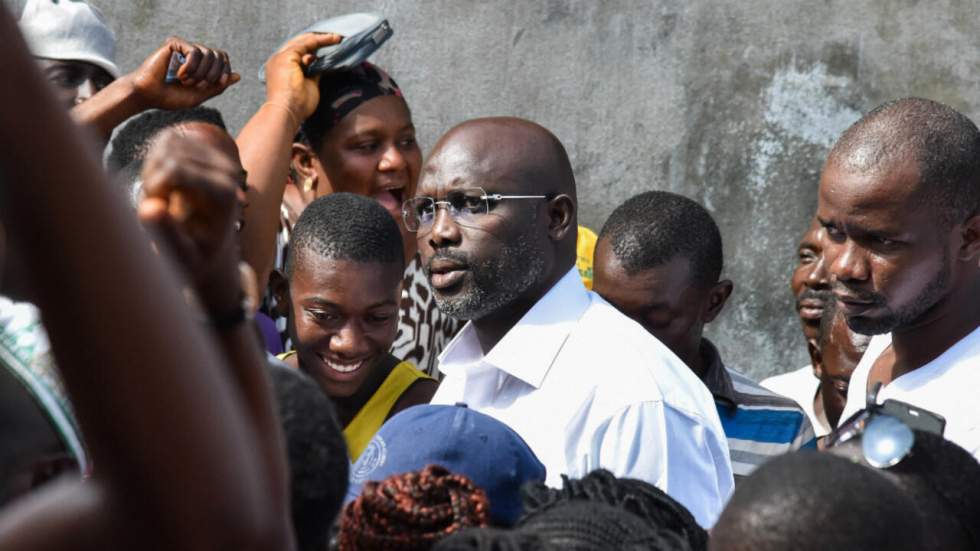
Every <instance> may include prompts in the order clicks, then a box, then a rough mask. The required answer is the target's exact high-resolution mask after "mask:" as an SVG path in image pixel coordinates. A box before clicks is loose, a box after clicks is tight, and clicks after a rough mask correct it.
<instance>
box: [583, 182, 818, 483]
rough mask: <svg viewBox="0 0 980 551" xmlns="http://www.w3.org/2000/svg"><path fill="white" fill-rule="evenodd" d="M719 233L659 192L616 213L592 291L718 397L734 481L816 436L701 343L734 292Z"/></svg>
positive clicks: (781, 401)
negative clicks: (724, 268)
mask: <svg viewBox="0 0 980 551" xmlns="http://www.w3.org/2000/svg"><path fill="white" fill-rule="evenodd" d="M722 259H723V255H722V245H721V233H720V232H719V231H718V226H717V224H715V221H714V220H713V219H712V217H711V215H710V214H709V213H708V211H707V210H705V209H704V207H702V206H701V205H699V204H697V203H696V202H694V201H692V200H690V199H688V198H686V197H682V196H680V195H676V194H673V193H669V192H665V191H650V192H646V193H642V194H640V195H637V196H635V197H633V198H632V199H629V200H628V201H626V202H625V203H624V204H622V205H620V206H619V207H618V208H617V209H616V210H615V211H613V213H612V215H611V216H610V217H609V220H607V221H606V224H605V226H604V227H603V228H602V232H601V233H600V235H599V241H598V243H597V245H596V251H595V265H594V276H595V281H594V284H593V285H594V287H593V288H594V290H595V291H596V292H597V293H599V294H600V295H601V296H602V297H603V298H604V299H606V300H607V301H609V302H610V303H612V304H613V306H615V307H616V308H618V309H619V310H620V311H621V312H623V313H624V314H626V315H627V316H629V317H630V318H632V319H633V320H635V321H636V322H638V323H639V324H640V325H642V326H643V327H644V328H646V330H647V331H648V332H649V333H651V334H652V335H653V336H655V337H657V338H658V339H660V341H662V342H663V343H664V344H665V345H667V347H668V348H670V349H671V351H673V352H674V354H676V355H677V356H678V357H679V358H680V359H681V360H683V361H684V363H685V364H687V366H688V367H690V368H691V370H692V371H694V373H695V374H697V376H698V377H699V378H700V379H701V380H702V381H703V382H704V383H705V385H706V386H707V387H708V390H710V391H711V394H712V395H713V396H714V399H715V405H716V406H717V408H718V415H719V417H720V418H721V423H722V427H723V428H724V431H725V436H726V437H727V439H728V448H729V452H730V453H731V460H732V470H733V471H734V474H735V481H736V483H738V481H739V479H740V478H742V477H745V476H748V475H749V474H750V473H751V472H752V471H753V470H754V469H755V468H756V467H758V466H759V465H760V464H762V463H763V462H765V461H766V460H767V459H769V458H771V457H773V456H776V455H780V454H783V453H786V452H789V451H793V450H797V449H800V448H802V447H813V446H814V439H813V428H812V427H811V425H810V421H809V419H807V416H806V414H805V413H804V412H803V410H802V409H800V407H799V405H798V404H796V402H794V401H793V400H791V399H789V398H786V397H783V396H779V395H777V394H774V393H773V392H771V391H769V390H766V389H765V388H763V387H762V386H760V385H759V384H757V383H755V382H754V381H752V380H750V379H749V378H747V377H745V376H744V375H742V374H740V373H738V372H736V371H734V370H732V369H729V368H726V367H725V365H724V364H723V363H722V360H721V356H720V355H719V353H718V350H717V349H716V348H715V346H714V345H713V344H712V343H711V342H710V341H709V340H708V339H706V338H704V337H703V335H702V333H703V330H704V326H705V325H706V324H708V323H710V322H711V321H713V320H714V319H715V318H716V317H717V316H718V314H720V313H721V310H722V308H724V306H725V302H726V301H727V300H728V297H729V296H731V293H732V289H733V288H734V286H733V284H732V282H731V281H730V280H727V279H724V280H723V279H720V277H721V272H722V265H723V260H722Z"/></svg>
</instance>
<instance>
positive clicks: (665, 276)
mask: <svg viewBox="0 0 980 551" xmlns="http://www.w3.org/2000/svg"><path fill="white" fill-rule="evenodd" d="M595 260H596V262H595V265H594V267H593V269H594V270H595V279H596V280H597V281H599V280H604V281H602V283H604V285H603V290H604V291H609V292H611V293H613V294H615V295H617V296H621V297H623V298H626V297H631V298H632V299H633V300H634V301H635V302H637V303H648V302H661V301H669V300H673V299H676V298H677V297H678V296H679V295H680V293H682V292H683V291H684V290H685V289H687V288H688V287H690V275H691V263H690V261H689V260H688V259H687V258H686V257H683V256H679V255H678V256H674V257H673V258H671V259H668V260H667V261H666V262H664V263H662V264H660V265H658V266H654V267H652V268H645V269H642V270H640V271H638V272H630V271H628V270H626V268H625V266H624V264H623V262H622V260H621V259H620V258H619V257H617V256H616V254H615V252H613V250H612V244H611V243H610V242H609V240H608V239H604V240H601V241H600V242H599V244H598V245H597V246H596V252H595Z"/></svg>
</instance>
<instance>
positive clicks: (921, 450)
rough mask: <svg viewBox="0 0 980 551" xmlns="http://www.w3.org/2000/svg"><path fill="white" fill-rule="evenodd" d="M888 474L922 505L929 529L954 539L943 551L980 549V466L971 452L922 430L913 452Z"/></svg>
mask: <svg viewBox="0 0 980 551" xmlns="http://www.w3.org/2000/svg"><path fill="white" fill-rule="evenodd" d="M884 472H885V474H887V475H888V476H889V477H890V478H892V480H894V481H895V482H896V483H897V484H898V486H899V487H901V488H902V489H903V490H905V491H906V493H908V494H909V495H910V496H911V498H912V500H913V501H914V502H915V503H916V505H918V507H919V510H920V511H921V512H922V515H923V517H924V518H925V525H926V531H927V532H929V531H931V532H932V533H933V534H934V539H940V538H943V539H946V540H949V541H946V542H944V544H943V547H942V548H943V549H957V548H959V549H980V463H978V462H977V460H976V458H974V457H973V456H972V455H971V454H970V452H968V451H966V450H964V449H963V448H961V447H959V446H958V445H956V444H955V443H953V442H950V441H949V440H946V439H945V438H943V437H942V436H939V435H936V434H932V433H929V432H924V431H918V430H917V431H915V443H914V444H913V446H912V451H911V453H910V454H909V455H908V456H907V457H906V458H905V459H903V460H902V461H901V462H900V463H898V464H897V465H895V466H894V467H892V468H890V469H887V470H886V471H884ZM949 521H952V526H951V523H950V522H949ZM956 527H958V528H959V533H956V532H957V530H956ZM937 532H941V533H939V534H937ZM954 542H955V543H954ZM957 544H958V545H959V547H957V546H956V545H957Z"/></svg>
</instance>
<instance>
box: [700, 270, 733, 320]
mask: <svg viewBox="0 0 980 551" xmlns="http://www.w3.org/2000/svg"><path fill="white" fill-rule="evenodd" d="M734 289H735V284H734V283H732V281H731V280H730V279H723V280H721V281H719V282H718V283H715V284H714V285H712V286H711V289H709V290H708V296H707V300H706V301H705V308H704V311H703V312H702V313H701V321H702V322H704V323H711V322H712V321H714V320H715V318H717V317H718V314H720V313H721V310H722V308H724V307H725V303H726V302H728V297H730V296H732V291H733V290H734Z"/></svg>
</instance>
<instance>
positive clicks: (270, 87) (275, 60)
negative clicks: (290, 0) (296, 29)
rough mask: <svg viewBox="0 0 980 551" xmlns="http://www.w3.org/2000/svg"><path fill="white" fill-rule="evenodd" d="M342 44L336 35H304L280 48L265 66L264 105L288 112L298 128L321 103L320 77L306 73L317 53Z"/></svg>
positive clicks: (341, 38) (340, 38)
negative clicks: (276, 106) (321, 49)
mask: <svg viewBox="0 0 980 551" xmlns="http://www.w3.org/2000/svg"><path fill="white" fill-rule="evenodd" d="M341 40H343V37H342V36H340V35H338V34H333V33H325V34H324V33H306V34H301V35H299V36H297V37H295V38H293V39H291V40H289V41H288V42H286V43H285V44H283V45H282V47H281V48H279V50H278V51H277V52H276V53H274V54H273V55H272V57H270V58H269V60H268V61H267V62H266V64H265V75H266V82H265V89H266V99H267V103H271V104H275V105H279V106H281V107H283V108H285V109H287V110H288V111H289V112H290V115H291V116H292V117H293V118H294V120H295V121H296V124H297V125H298V124H299V123H302V122H303V121H304V120H305V119H306V118H307V117H309V116H310V115H311V114H313V111H314V110H315V109H316V106H317V104H318V103H319V102H320V90H319V87H318V86H319V82H320V77H319V75H316V76H310V77H308V76H306V73H305V69H306V67H308V66H309V65H310V64H311V63H313V61H314V60H315V59H316V51H317V50H319V49H320V48H325V47H327V46H333V45H334V44H339V43H340V41H341Z"/></svg>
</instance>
